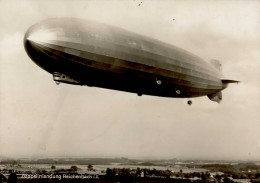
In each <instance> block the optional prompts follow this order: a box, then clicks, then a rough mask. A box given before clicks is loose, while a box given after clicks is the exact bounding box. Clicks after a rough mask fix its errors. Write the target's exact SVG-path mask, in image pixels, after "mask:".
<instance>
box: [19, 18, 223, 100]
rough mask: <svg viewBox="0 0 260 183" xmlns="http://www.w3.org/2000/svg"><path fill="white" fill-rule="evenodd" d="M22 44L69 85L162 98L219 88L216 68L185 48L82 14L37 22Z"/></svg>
mask: <svg viewBox="0 0 260 183" xmlns="http://www.w3.org/2000/svg"><path fill="white" fill-rule="evenodd" d="M24 45H25V49H26V51H27V53H28V55H29V56H30V57H31V59H32V60H33V61H34V62H35V63H36V64H37V65H39V66H40V67H41V68H43V69H44V70H46V71H47V72H49V73H51V74H54V73H62V74H64V75H67V76H68V77H70V78H73V80H71V81H72V82H68V83H70V84H78V85H88V86H95V87H102V88H109V89H115V90H121V91H127V92H133V93H138V94H140V95H141V94H147V95H155V96H164V97H198V96H203V95H209V94H214V93H217V92H219V91H221V90H222V89H223V84H222V81H221V79H220V73H219V72H218V71H217V70H216V69H215V68H214V67H213V66H211V65H210V64H209V63H207V62H205V61H204V60H202V59H201V58H199V57H197V56H195V55H193V54H191V53H189V52H187V51H185V50H183V49H180V48H177V47H175V46H172V45H170V44H166V43H163V42H161V41H158V40H155V39H152V38H148V37H146V36H142V35H138V34H135V33H133V32H129V31H126V30H123V29H120V28H116V27H112V26H107V25H104V24H100V23H94V22H91V21H86V20H82V19H74V18H57V19H49V20H46V21H43V22H40V23H39V24H35V25H33V26H32V27H31V28H30V29H29V30H28V31H27V33H26V35H25V38H24ZM74 80H75V82H73V81H74ZM65 81H66V80H65Z"/></svg>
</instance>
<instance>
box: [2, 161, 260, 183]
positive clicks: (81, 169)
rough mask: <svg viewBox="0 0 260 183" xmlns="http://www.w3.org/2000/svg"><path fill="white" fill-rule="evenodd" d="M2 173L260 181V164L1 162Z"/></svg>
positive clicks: (74, 178)
mask: <svg viewBox="0 0 260 183" xmlns="http://www.w3.org/2000/svg"><path fill="white" fill-rule="evenodd" d="M0 173H1V174H2V175H3V176H5V177H6V179H8V177H9V175H10V174H11V173H15V174H16V175H17V178H18V182H21V183H23V182H26V183H27V182H111V183H112V182H135V183H143V182H144V183H147V182H164V183H168V182H169V183H170V182H197V183H202V182H214V183H219V182H224V183H226V182H240V183H246V182H252V183H257V182H260V162H259V161H251V162H249V161H212V160H179V159H168V160H137V159H128V158H48V159H11V158H1V159H0Z"/></svg>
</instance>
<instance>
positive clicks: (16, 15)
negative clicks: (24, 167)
mask: <svg viewBox="0 0 260 183" xmlns="http://www.w3.org/2000/svg"><path fill="white" fill-rule="evenodd" d="M140 2H141V1H140V0H122V1H119V0H117V1H105V0H104V1H94V0H89V1H83V0H82V1H81V0H78V1H69V0H65V1H61V0H60V1H58V0H55V1H51V0H46V1H32V0H31V1H30V0H23V1H20V0H16V1H15V0H10V1H4V0H0V24H1V29H0V157H14V158H22V157H37V158H39V157H40V158H43V157H108V158H116V157H128V158H139V159H141V158H146V159H151V158H153V159H168V158H178V159H216V160H258V161H259V160H260V120H259V118H260V82H259V81H260V72H259V70H260V34H259V32H260V13H259V9H260V1H253V0H249V1H248V0H247V1H246V0H244V1H242V0H238V1H237V0H236V1H226V0H225V1H224V0H223V1H221V0H220V1H212V0H209V1H204V0H201V1H192V0H190V1H189V0H184V1H167V0H166V1H155V0H154V1H152V0H151V1H148V0H142V4H141V5H140V6H138V4H139V3H140ZM54 17H78V18H83V19H88V20H92V21H96V22H102V23H105V24H109V25H114V26H117V27H121V28H124V29H126V30H130V31H133V32H136V33H139V34H142V35H146V36H149V37H153V38H155V39H159V40H161V41H164V42H167V43H170V44H173V45H175V46H178V47H180V48H183V49H185V50H188V51H190V52H192V53H194V54H195V55H198V56H200V57H201V58H203V59H205V60H206V61H208V60H210V59H218V60H220V61H221V63H222V73H223V75H224V76H225V78H226V79H235V80H239V81H241V83H239V84H233V85H229V87H228V88H227V89H226V90H224V91H223V101H222V102H221V103H220V104H218V103H215V102H212V101H210V100H209V99H208V98H207V97H200V98H194V99H192V101H193V104H192V106H188V105H187V99H178V98H163V97H153V96H145V95H143V96H142V97H138V96H137V95H136V94H132V93H126V92H121V91H114V90H108V89H101V88H95V87H87V86H85V87H82V86H75V85H68V84H60V85H56V84H55V82H54V81H53V79H52V75H50V74H48V73H47V72H46V71H44V70H42V69H41V68H40V67H38V66H37V65H36V64H35V63H33V62H32V61H31V59H30V58H29V57H28V55H27V54H26V52H25V50H24V47H23V36H24V34H25V32H26V30H27V29H28V28H29V27H30V26H31V25H33V24H35V23H38V22H40V21H42V20H44V19H47V18H54ZM173 19H174V20H173Z"/></svg>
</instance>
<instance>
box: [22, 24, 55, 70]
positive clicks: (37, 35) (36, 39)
mask: <svg viewBox="0 0 260 183" xmlns="http://www.w3.org/2000/svg"><path fill="white" fill-rule="evenodd" d="M55 39H56V32H55V31H50V29H49V28H48V26H47V25H46V24H41V23H40V24H35V25H33V26H32V27H30V28H29V29H28V30H27V32H26V33H25V35H24V40H23V44H24V48H25V51H26V52H27V54H28V56H29V57H30V58H31V60H32V61H33V62H35V63H36V64H37V65H38V66H40V67H41V68H43V69H44V70H46V71H48V72H53V66H54V62H53V60H52V58H51V57H50V56H49V55H48V54H46V52H48V51H50V50H49V48H48V47H46V46H47V45H48V43H50V41H51V40H55Z"/></svg>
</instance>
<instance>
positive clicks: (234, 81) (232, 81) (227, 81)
mask: <svg viewBox="0 0 260 183" xmlns="http://www.w3.org/2000/svg"><path fill="white" fill-rule="evenodd" d="M221 81H222V83H223V84H229V83H239V82H240V81H236V80H231V79H222V80H221Z"/></svg>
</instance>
